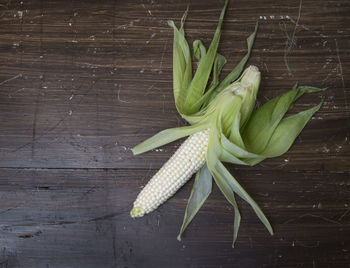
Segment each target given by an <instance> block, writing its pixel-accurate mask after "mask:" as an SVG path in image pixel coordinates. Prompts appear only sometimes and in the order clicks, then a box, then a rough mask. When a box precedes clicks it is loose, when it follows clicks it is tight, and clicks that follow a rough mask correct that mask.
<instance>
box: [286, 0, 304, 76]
mask: <svg viewBox="0 0 350 268" xmlns="http://www.w3.org/2000/svg"><path fill="white" fill-rule="evenodd" d="M302 4H303V1H302V0H300V4H299V12H298V18H297V20H296V22H295V26H294V30H293V34H292V36H291V37H289V35H288V33H287V30H285V34H286V37H287V40H286V46H285V49H284V55H283V59H284V64H285V66H286V68H287V71H288V75H289V76H293V73H292V71H291V69H290V67H289V63H288V55H289V54H290V52H291V50H292V48H293V47H294V46H295V44H296V40H295V33H296V30H297V27H298V26H299V20H300V16H301V7H302Z"/></svg>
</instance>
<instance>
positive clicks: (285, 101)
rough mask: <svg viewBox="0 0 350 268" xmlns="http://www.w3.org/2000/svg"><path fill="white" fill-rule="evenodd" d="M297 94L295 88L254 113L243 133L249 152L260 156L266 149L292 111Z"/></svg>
mask: <svg viewBox="0 0 350 268" xmlns="http://www.w3.org/2000/svg"><path fill="white" fill-rule="evenodd" d="M297 94H298V89H297V87H296V86H295V87H294V88H293V89H292V90H290V91H288V92H286V93H284V94H282V95H280V96H278V97H276V98H274V99H272V100H270V101H269V102H267V103H265V104H264V105H263V106H261V107H260V108H258V109H257V110H255V111H253V113H252V115H251V117H250V119H249V121H248V122H247V124H246V125H245V127H244V129H243V131H242V136H243V140H244V143H245V145H246V147H247V148H248V150H249V151H251V152H253V153H256V154H260V153H261V152H262V151H263V150H264V149H265V148H266V145H267V143H268V142H269V140H270V138H271V136H272V134H273V132H274V131H275V129H276V127H277V126H278V124H279V122H280V121H281V120H282V118H283V116H284V115H285V113H286V112H287V111H288V110H289V109H290V107H291V105H292V103H293V101H294V100H295V98H296V96H297Z"/></svg>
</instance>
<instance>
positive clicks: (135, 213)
mask: <svg viewBox="0 0 350 268" xmlns="http://www.w3.org/2000/svg"><path fill="white" fill-rule="evenodd" d="M143 215H144V213H143V210H142V208H140V207H134V208H133V209H132V210H131V211H130V216H131V217H132V218H138V217H142V216H143Z"/></svg>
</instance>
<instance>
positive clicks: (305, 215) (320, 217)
mask: <svg viewBox="0 0 350 268" xmlns="http://www.w3.org/2000/svg"><path fill="white" fill-rule="evenodd" d="M305 217H313V218H319V219H322V220H324V221H327V222H330V223H334V224H338V225H342V223H341V222H339V221H335V220H332V219H329V218H327V217H323V216H319V215H315V214H310V213H307V214H303V215H300V216H299V217H297V218H294V219H290V220H287V221H285V222H284V223H283V224H287V223H289V222H293V221H296V220H297V219H301V218H305Z"/></svg>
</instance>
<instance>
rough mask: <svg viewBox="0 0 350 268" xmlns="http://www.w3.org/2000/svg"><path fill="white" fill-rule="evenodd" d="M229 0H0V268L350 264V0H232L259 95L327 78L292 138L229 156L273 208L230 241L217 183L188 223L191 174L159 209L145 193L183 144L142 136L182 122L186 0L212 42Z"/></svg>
mask: <svg viewBox="0 0 350 268" xmlns="http://www.w3.org/2000/svg"><path fill="white" fill-rule="evenodd" d="M223 3H224V2H223V1H222V0H220V1H214V0H213V1H210V0H206V1H199V0H196V1H195V0H191V1H183V0H182V1H173V0H166V1H165V0H164V1H161V0H150V1H146V0H132V1H96V0H84V1H76V0H72V1H68V0H67V1H58V0H56V1H54V0H48V1H44V0H42V1H35V0H23V1H20V0H12V1H7V0H6V1H4V0H1V1H0V4H1V6H0V62H1V65H0V267H6V268H10V267H35V268H41V267H44V268H49V267H55V268H56V267H64V268H68V267H84V268H90V267H191V268H192V267H244V268H246V267H248V268H250V267H291V268H292V267H293V268H294V267H312V268H314V267H350V258H349V255H350V252H349V250H350V179H349V172H350V165H349V162H350V146H349V144H350V142H349V133H350V129H349V127H350V119H349V113H350V109H349V105H350V97H349V96H350V91H349V88H350V81H349V75H350V41H349V36H350V29H349V25H350V21H349V14H350V2H349V1H348V0H337V1H317V0H303V1H301V0H291V1H282V0H268V1H258V0H255V1H247V0H235V1H231V3H230V5H229V9H228V11H227V14H226V17H225V21H224V26H223V35H222V42H221V45H220V48H219V50H220V52H221V53H222V54H223V55H225V56H226V57H227V59H228V64H227V65H226V66H225V68H224V73H226V74H227V73H228V72H229V71H230V70H231V69H232V68H233V67H234V66H235V64H237V63H238V61H239V60H240V59H241V57H242V56H243V55H244V53H245V51H246V44H245V39H246V37H247V36H248V35H249V34H250V33H251V32H252V31H253V28H254V24H255V22H256V21H259V24H260V28H259V32H258V36H257V38H256V42H255V45H254V50H253V53H252V56H251V59H250V61H249V63H250V64H254V65H257V66H258V67H259V68H260V69H261V72H262V84H261V88H260V92H259V96H258V97H259V102H260V103H262V102H264V101H266V100H268V99H271V98H272V97H274V96H276V95H278V94H280V93H281V92H284V91H286V90H288V89H290V88H291V87H292V85H293V84H294V83H295V82H299V84H305V85H313V86H318V87H328V91H326V92H324V93H321V94H313V95H309V96H305V97H303V98H302V99H300V101H299V102H298V103H297V104H296V105H295V110H296V111H301V110H303V109H306V108H309V107H311V106H312V105H314V104H316V103H318V102H319V101H320V99H321V97H322V96H323V97H324V98H325V102H324V105H323V107H322V108H321V110H320V111H319V112H318V113H317V114H316V115H315V116H314V117H313V118H312V120H311V121H310V123H309V124H308V125H307V127H306V128H305V129H304V131H303V132H302V134H301V135H300V137H299V138H298V139H297V141H296V143H295V144H294V146H293V147H292V148H291V150H290V151H289V152H288V153H286V154H285V155H284V156H282V157H278V158H275V159H270V160H267V161H264V162H263V163H262V164H260V165H257V166H255V167H241V166H229V167H230V170H231V171H232V173H233V174H234V175H235V176H236V177H237V178H238V179H239V181H240V182H241V183H242V185H243V186H244V187H245V188H246V189H247V191H248V192H249V193H250V194H251V195H252V196H253V198H255V200H256V201H257V202H258V203H259V204H260V205H261V207H262V208H263V210H264V211H265V213H266V214H267V216H268V217H269V218H270V220H271V222H272V224H273V226H274V229H275V235H274V236H270V235H269V234H268V233H267V231H266V230H265V229H264V227H263V225H262V224H261V223H260V222H259V220H258V219H257V217H256V216H255V214H254V213H253V212H252V210H251V208H250V207H249V205H247V204H246V203H244V202H239V203H240V206H241V209H242V216H243V220H242V225H241V229H240V232H239V237H238V240H237V244H236V248H235V249H232V248H231V239H232V224H233V212H232V209H231V208H230V206H229V204H228V203H227V202H226V201H225V199H224V197H223V196H222V195H221V193H220V192H219V190H218V189H217V187H216V186H214V189H213V193H212V195H211V196H210V198H209V199H208V201H207V202H206V204H205V205H204V207H203V208H202V210H201V211H200V212H199V214H198V215H197V217H196V218H195V220H194V221H193V223H192V224H191V225H190V227H189V228H188V229H187V231H186V233H185V235H184V238H183V241H182V242H178V241H177V240H176V235H177V233H178V230H179V228H180V225H181V222H182V218H183V213H184V209H185V206H186V201H187V197H188V196H189V193H190V190H191V185H192V182H189V183H188V184H187V185H186V186H185V187H183V188H182V189H181V190H180V191H179V192H178V193H177V194H176V196H175V197H173V198H172V199H170V200H169V201H168V202H167V203H166V204H165V205H163V206H161V207H160V208H159V209H158V210H157V211H155V212H154V213H152V214H150V215H147V216H145V217H143V218H141V219H137V220H133V219H131V218H130V216H129V210H130V209H131V207H132V202H133V201H134V199H135V197H136V195H137V194H138V192H139V190H140V188H141V187H142V186H143V185H145V184H146V182H147V180H148V179H149V178H150V177H151V176H152V174H153V173H155V171H156V170H157V169H158V168H159V167H160V166H161V165H162V164H163V163H164V162H165V161H166V160H167V159H168V158H169V156H170V155H171V154H172V153H173V152H174V150H175V149H176V147H178V146H179V144H180V141H179V142H175V143H173V144H170V145H168V146H165V147H163V148H161V149H159V150H154V151H152V152H149V153H146V154H144V155H140V156H136V157H134V156H133V155H132V153H131V151H130V148H132V147H133V146H135V145H136V144H138V143H139V142H140V141H142V140H144V139H146V138H147V137H150V136H151V135H153V134H155V133H157V132H158V131H159V130H162V129H165V128H169V127H174V126H180V125H183V124H184V122H183V120H181V118H180V116H179V115H178V114H177V112H176V109H175V107H174V103H173V96H172V55H171V54H172V30H171V29H170V27H168V26H167V20H168V19H173V20H175V22H176V23H177V24H178V23H179V20H180V18H181V16H182V14H183V12H184V11H185V9H186V7H187V5H188V6H189V9H190V12H189V16H188V20H187V22H186V30H187V37H188V39H189V40H191V41H193V40H194V39H198V38H199V39H202V40H203V41H204V43H205V44H206V45H208V44H209V42H210V40H211V37H212V35H213V32H214V30H215V27H216V23H217V20H218V16H219V13H220V10H221V8H222V6H223Z"/></svg>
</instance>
